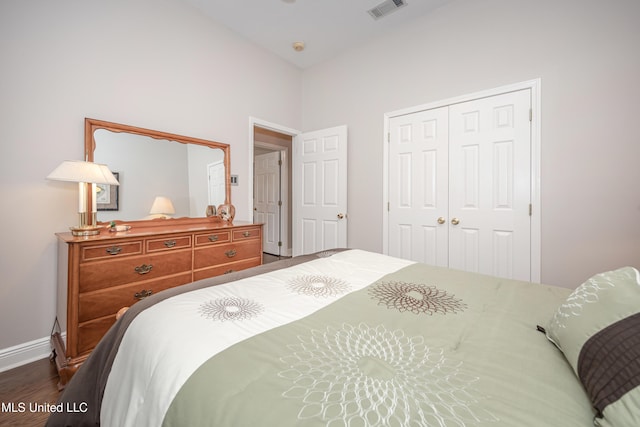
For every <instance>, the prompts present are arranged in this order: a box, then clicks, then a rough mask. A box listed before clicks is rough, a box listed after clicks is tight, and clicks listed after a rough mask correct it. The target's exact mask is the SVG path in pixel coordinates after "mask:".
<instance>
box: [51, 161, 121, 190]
mask: <svg viewBox="0 0 640 427" xmlns="http://www.w3.org/2000/svg"><path fill="white" fill-rule="evenodd" d="M47 179H51V180H54V181H70V182H90V183H93V184H109V185H119V183H118V180H117V179H116V177H115V176H113V174H112V173H111V171H110V170H109V168H108V167H107V165H102V164H100V163H93V162H83V161H80V160H65V161H64V162H62V163H61V164H60V165H59V166H58V167H57V168H55V169H54V170H53V172H51V173H50V174H49V175H48V176H47Z"/></svg>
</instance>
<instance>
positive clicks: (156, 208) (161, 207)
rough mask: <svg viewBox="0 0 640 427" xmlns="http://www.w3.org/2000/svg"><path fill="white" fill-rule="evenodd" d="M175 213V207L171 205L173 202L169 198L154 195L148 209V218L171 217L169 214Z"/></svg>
mask: <svg viewBox="0 0 640 427" xmlns="http://www.w3.org/2000/svg"><path fill="white" fill-rule="evenodd" d="M175 213H176V209H175V208H174V207H173V203H172V202H171V199H169V198H168V197H164V196H156V198H155V200H154V201H153V205H151V210H150V211H149V217H148V218H149V219H154V218H164V219H167V218H171V215H173V214H175Z"/></svg>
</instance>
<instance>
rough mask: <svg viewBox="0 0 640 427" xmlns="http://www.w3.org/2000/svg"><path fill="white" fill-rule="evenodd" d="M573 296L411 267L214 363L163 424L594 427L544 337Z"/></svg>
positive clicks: (193, 380) (191, 382) (189, 384)
mask: <svg viewBox="0 0 640 427" xmlns="http://www.w3.org/2000/svg"><path fill="white" fill-rule="evenodd" d="M568 293H569V290H567V289H561V288H554V287H548V286H544V285H539V284H531V283H524V282H517V281H510V280H503V279H498V278H495V277H488V276H481V275H476V274H470V273H464V272H459V271H452V270H448V269H442V268H435V267H429V266H426V265H423V264H414V265H410V266H408V267H405V268H403V269H401V270H399V271H397V272H395V273H392V274H389V275H387V276H385V277H383V278H382V279H380V280H378V281H376V282H375V283H373V284H371V285H370V286H368V287H366V288H364V289H361V290H359V291H356V292H353V293H350V294H348V295H346V296H344V297H343V298H341V299H339V300H338V301H336V302H333V303H332V304H330V305H329V306H327V307H325V308H323V309H321V310H319V311H317V312H315V313H313V314H311V315H309V316H307V317H304V318H303V319H301V320H298V321H296V322H293V323H289V324H286V325H284V326H280V327H277V328H275V329H272V330H269V331H267V332H264V333H262V334H260V335H257V336H255V337H253V338H250V339H247V340H245V341H242V342H240V343H238V344H235V345H233V346H232V347H230V348H228V349H227V350H225V351H223V352H221V353H219V354H217V355H215V356H213V357H211V358H210V359H209V360H208V361H206V362H205V363H204V364H203V365H201V367H200V368H199V369H197V370H196V371H195V373H194V374H193V375H191V377H190V378H189V379H188V380H187V381H186V383H185V384H184V385H183V386H182V387H181V389H180V391H179V392H178V394H177V395H176V396H175V398H174V400H173V402H172V403H171V405H170V407H169V410H168V411H167V413H166V415H165V418H164V423H163V425H164V426H216V427H222V426H234V427H235V426H294V425H302V426H331V427H333V426H446V427H451V426H457V427H460V426H479V425H482V426H509V427H526V426H531V427H542V426H557V427H572V426H576V427H578V426H580V427H587V426H589V425H592V418H593V412H592V411H591V409H590V404H589V401H588V399H587V397H586V396H585V394H584V391H583V390H582V388H581V386H580V384H579V382H578V381H577V379H576V378H575V376H574V374H573V372H572V370H571V368H570V367H569V366H568V365H567V363H566V362H565V360H564V358H563V356H562V354H561V353H560V351H558V350H557V349H556V348H555V347H554V346H553V345H552V344H551V343H549V342H548V341H547V339H546V338H545V336H544V335H543V334H541V333H539V332H538V331H537V330H536V325H538V324H541V325H544V324H546V323H547V322H548V320H549V319H550V317H551V316H552V313H553V311H554V310H555V309H556V308H557V307H558V305H559V304H560V303H561V302H562V301H563V300H564V298H565V297H566V296H567V294H568Z"/></svg>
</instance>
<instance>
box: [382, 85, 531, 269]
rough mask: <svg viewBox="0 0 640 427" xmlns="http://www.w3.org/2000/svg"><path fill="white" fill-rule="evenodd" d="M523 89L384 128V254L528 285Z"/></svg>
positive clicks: (527, 138)
mask: <svg viewBox="0 0 640 427" xmlns="http://www.w3.org/2000/svg"><path fill="white" fill-rule="evenodd" d="M530 109H531V93H530V90H529V89H525V90H520V91H516V92H510V93H505V94H501V95H496V96H491V97H486V98H482V99H477V100H473V101H468V102H463V103H459V104H453V105H449V106H445V107H440V108H436V109H432V110H425V111H420V112H416V113H412V114H407V115H403V116H397V117H393V118H391V119H390V121H389V130H390V137H389V144H390V146H389V183H388V185H389V206H388V210H389V212H388V213H389V215H388V221H389V224H388V225H389V226H388V232H389V236H388V241H389V254H390V255H393V256H398V257H401V258H406V259H412V260H415V261H420V262H424V263H427V264H431V265H438V266H445V267H451V268H455V269H460V270H465V271H472V272H478V273H483V274H491V275H495V276H499V277H506V278H515V279H520V280H530V278H531V216H530V203H531V190H530V189H531V122H530Z"/></svg>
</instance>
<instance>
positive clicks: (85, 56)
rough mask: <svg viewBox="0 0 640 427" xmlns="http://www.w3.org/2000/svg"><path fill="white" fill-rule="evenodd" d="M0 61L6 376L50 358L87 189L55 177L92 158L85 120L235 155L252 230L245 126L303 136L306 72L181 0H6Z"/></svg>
mask: <svg viewBox="0 0 640 427" xmlns="http://www.w3.org/2000/svg"><path fill="white" fill-rule="evenodd" d="M0 58H1V60H0V61H1V62H2V66H1V67H0V133H1V135H2V138H1V141H0V195H1V200H2V208H1V209H0V227H1V230H2V238H3V243H2V245H0V272H1V276H0V325H2V326H1V329H0V369H1V368H2V364H3V362H6V360H4V361H3V360H2V359H3V356H6V355H7V354H9V355H10V356H11V355H12V354H13V353H15V352H16V351H17V350H16V348H14V346H21V345H23V344H25V343H31V342H32V341H37V343H36V344H38V343H44V346H40V347H38V346H37V345H36V347H38V348H40V351H41V350H42V348H46V347H48V345H47V343H46V339H45V340H44V341H42V340H41V339H42V338H45V337H47V336H48V335H49V333H50V331H51V327H52V325H53V322H54V316H55V314H54V313H55V299H56V296H55V295H56V294H55V288H56V239H55V236H54V233H55V232H60V231H65V230H66V229H67V227H68V226H69V225H73V224H75V223H76V221H77V218H76V210H77V187H75V186H74V185H70V184H65V183H59V182H48V181H46V180H45V177H46V176H47V174H49V172H51V171H52V170H53V169H54V168H55V167H56V166H57V165H58V164H59V163H60V162H61V161H62V160H65V159H81V158H82V156H83V135H84V118H85V117H91V118H95V119H102V120H108V121H113V122H117V123H125V124H130V125H133V126H139V127H144V128H149V129H158V130H161V131H165V132H171V133H177V134H183V135H190V136H194V137H199V138H204V139H213V140H216V141H220V142H226V143H229V144H231V164H232V168H231V169H232V170H231V172H232V173H233V174H237V175H239V176H240V182H241V185H240V186H238V187H233V195H232V201H233V202H234V204H236V207H237V212H238V213H237V218H238V219H247V218H249V215H248V213H247V201H248V193H247V191H248V190H247V186H246V185H242V183H243V182H246V181H245V180H243V179H242V177H246V176H247V173H248V167H249V165H248V162H247V161H246V159H247V158H248V152H247V140H248V138H249V135H248V133H249V129H248V127H249V126H248V123H249V117H250V116H255V117H262V118H264V119H265V120H270V121H273V122H275V123H282V124H283V125H286V126H291V127H292V128H299V127H300V124H301V122H300V93H301V72H300V70H298V69H297V68H295V67H293V66H290V65H288V64H287V63H285V62H284V61H282V60H280V59H278V58H276V57H275V56H273V55H270V54H267V53H265V52H264V51H263V50H262V49H259V48H257V47H256V46H254V45H251V44H249V43H247V42H246V41H245V40H244V39H242V38H240V37H238V36H236V35H234V34H232V33H231V32H230V31H228V30H226V29H224V28H223V27H220V26H217V25H215V24H213V23H212V22H211V20H209V19H207V18H205V17H204V16H203V15H201V14H200V13H198V12H197V11H195V10H194V9H192V8H191V7H190V6H187V5H185V4H183V3H181V2H179V1H175V0H153V1H152V0H110V1H100V2H97V1H85V0H57V1H55V2H51V1H47V0H28V1H22V0H3V1H2V2H0ZM257 70H259V72H257ZM34 345H35V344H34ZM18 350H19V349H18ZM36 352H37V350H36ZM18 353H19V352H18ZM40 355H41V354H40ZM16 357H17V358H20V357H21V356H20V354H18V355H16ZM7 360H8V359H7ZM9 363H11V360H9Z"/></svg>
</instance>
